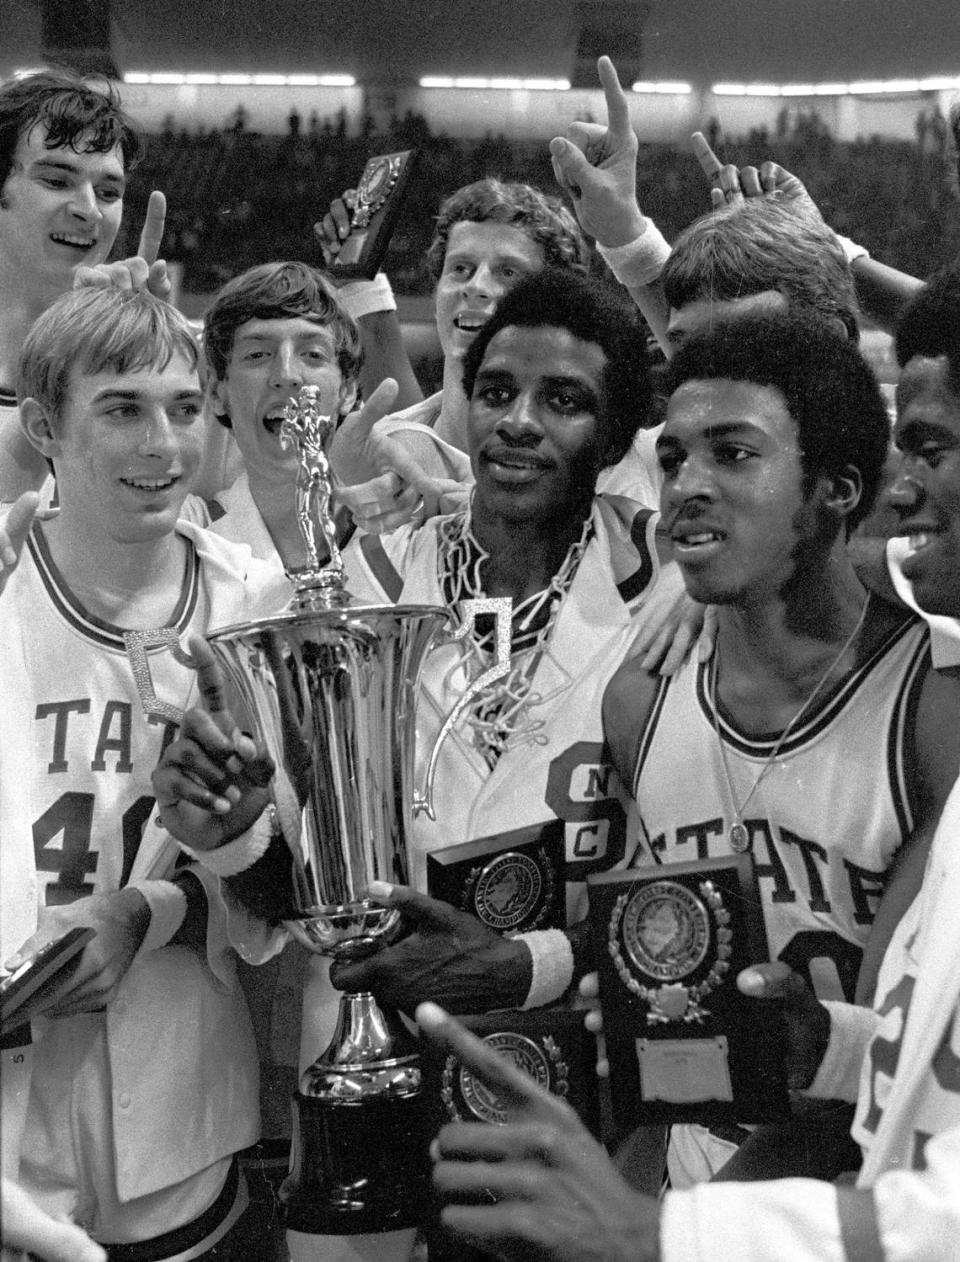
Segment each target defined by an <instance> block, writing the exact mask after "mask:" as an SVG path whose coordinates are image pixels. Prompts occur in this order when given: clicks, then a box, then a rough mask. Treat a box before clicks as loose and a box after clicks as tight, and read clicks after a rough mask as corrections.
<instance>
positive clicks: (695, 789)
mask: <svg viewBox="0 0 960 1262" xmlns="http://www.w3.org/2000/svg"><path fill="white" fill-rule="evenodd" d="M715 660H716V659H715V658H713V659H712V660H711V661H710V662H703V663H700V662H697V661H696V659H695V658H694V657H692V658H691V659H689V660H688V661H687V662H686V663H685V664H684V666H683V667H682V668H681V670H680V671H679V672H678V673H677V674H676V675H675V676H673V678H672V679H669V680H664V681H663V682H662V683H661V684H660V685H659V688H658V691H657V696H656V700H655V703H654V705H653V707H652V710H651V715H650V718H649V720H648V722H647V726H646V729H645V731H644V733H643V736H642V740H641V743H640V753H639V757H638V761H637V767H636V771H635V776H634V784H633V790H634V796H635V797H636V800H637V803H638V806H639V812H640V820H641V826H642V829H643V832H644V834H645V837H646V841H647V844H648V845H649V847H650V850H651V852H652V854H653V858H654V859H655V861H657V862H660V863H681V862H686V861H688V860H695V859H703V858H706V857H708V856H710V857H714V856H719V855H724V854H729V853H730V849H731V848H730V842H729V830H730V828H731V826H732V824H733V823H734V820H735V817H736V816H738V815H739V814H740V810H741V808H742V804H743V803H746V809H745V810H744V811H743V816H744V818H743V823H744V825H745V826H746V828H747V831H748V833H749V838H750V841H749V850H750V853H751V854H752V856H753V859H754V864H755V870H756V874H757V878H758V882H759V887H760V894H761V899H762V902H763V909H764V919H765V923H766V931H767V939H768V946H769V949H770V953H771V957H772V958H778V959H781V960H783V961H785V962H786V963H787V964H789V965H790V966H791V967H792V968H793V969H795V970H796V971H797V972H798V973H800V974H801V975H803V976H804V977H806V978H807V979H808V980H809V981H810V982H811V984H812V985H813V986H814V988H815V990H816V991H817V993H818V994H819V995H820V996H821V997H822V998H830V999H840V998H845V999H847V1000H848V1001H850V1000H852V999H853V993H854V986H855V984H856V977H857V973H858V971H859V967H860V960H861V957H862V945H863V942H864V940H865V939H866V937H867V933H868V931H869V929H870V925H871V924H872V923H873V919H874V914H875V911H876V906H877V902H878V900H879V898H880V895H881V893H882V890H883V883H884V874H885V873H886V871H887V869H888V868H889V866H890V862H891V860H892V859H893V856H894V854H895V853H896V851H897V849H898V847H899V846H900V845H901V844H902V843H903V841H904V840H905V839H906V838H907V836H908V835H909V834H910V832H911V831H912V829H913V826H914V820H913V812H912V808H911V802H910V795H909V791H908V775H907V770H908V769H907V765H906V762H907V760H908V759H909V750H908V749H907V745H908V739H909V737H908V734H909V732H910V730H911V720H912V714H913V709H914V706H915V703H916V698H917V695H918V693H919V690H920V686H921V684H922V680H923V676H924V674H925V672H926V670H927V669H928V667H929V636H928V633H927V630H926V628H925V627H924V625H923V624H922V623H920V622H918V621H916V620H912V619H908V620H906V621H905V622H904V623H902V624H901V625H899V626H898V627H897V628H896V629H894V630H893V631H892V632H891V633H890V634H889V635H888V636H887V637H886V638H885V640H884V641H883V642H882V644H880V645H879V646H878V648H877V649H876V651H875V652H874V653H873V654H872V655H871V656H870V658H869V660H868V661H866V662H864V663H863V664H862V665H861V666H860V667H859V668H858V669H857V670H856V671H854V672H852V673H851V674H850V675H849V676H848V677H847V678H846V679H845V680H843V681H842V683H841V684H840V685H839V686H838V687H836V688H834V689H833V691H832V692H831V693H830V694H828V696H827V697H826V698H825V699H824V700H823V701H822V702H821V703H820V704H819V705H817V706H816V707H815V708H811V710H810V712H809V713H808V714H807V715H806V716H805V717H804V718H803V720H802V721H801V722H800V723H798V724H797V725H796V727H795V728H794V730H793V731H792V732H791V733H790V735H789V736H788V738H787V739H786V740H785V741H784V742H783V743H782V744H781V745H780V747H779V749H777V741H778V739H779V737H778V734H771V735H769V736H765V737H755V736H749V735H747V734H746V733H744V732H743V731H741V730H740V729H739V728H738V727H737V725H736V723H734V722H733V721H732V720H731V719H730V717H729V716H728V715H726V714H725V713H724V712H723V710H722V708H720V709H718V707H717V705H716V702H715V694H714V677H715V668H714V662H715ZM720 740H722V741H723V749H722V750H721V747H720ZM724 753H725V754H726V758H725V759H724V756H723V755H724ZM774 755H775V757H774ZM771 758H773V761H772V763H771V762H770V760H771ZM725 764H726V765H725ZM765 769H766V770H765ZM728 776H729V784H728V779H727V777H728ZM731 792H732V794H733V798H734V800H733V801H732V800H731Z"/></svg>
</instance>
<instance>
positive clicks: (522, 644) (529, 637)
mask: <svg viewBox="0 0 960 1262" xmlns="http://www.w3.org/2000/svg"><path fill="white" fill-rule="evenodd" d="M592 537H593V523H592V522H591V521H590V519H589V518H588V519H587V520H586V521H585V522H584V524H583V530H582V531H581V533H580V538H579V539H577V540H575V541H574V542H573V543H572V544H571V545H570V547H569V549H568V550H567V554H566V556H565V557H564V559H563V561H562V562H561V564H560V567H559V569H558V570H557V572H556V573H555V574H554V576H553V578H552V579H551V580H550V582H549V583H548V584H547V586H546V587H545V588H543V590H542V591H539V592H534V593H533V595H532V596H528V597H527V598H526V599H525V600H522V601H521V602H520V603H519V604H518V605H516V606H515V607H514V609H513V614H512V618H511V636H510V656H511V663H510V671H509V673H508V674H507V675H505V676H504V677H503V678H502V679H499V680H497V682H496V683H493V684H491V685H489V686H488V687H486V688H484V689H482V691H481V692H480V693H478V695H477V697H476V699H475V700H474V702H473V703H472V704H471V706H470V708H469V710H468V711H467V722H468V723H469V724H470V726H471V728H472V729H473V734H474V743H475V745H476V747H477V749H478V750H479V751H480V753H481V754H482V755H483V757H484V759H485V760H486V761H487V763H488V764H489V765H490V766H491V767H492V766H493V765H494V764H495V763H496V761H497V759H498V758H499V757H500V755H501V754H502V753H503V752H504V751H505V750H507V749H509V748H510V747H511V745H514V744H518V743H519V742H520V741H521V740H524V739H527V740H533V741H534V742H536V743H540V744H542V743H544V740H545V738H544V737H542V736H541V735H539V729H540V728H542V727H543V725H544V720H542V719H540V720H537V719H533V718H532V717H531V715H530V713H529V711H530V708H531V706H532V705H533V704H534V703H535V702H536V701H537V700H539V698H537V697H536V696H534V694H533V692H532V688H533V677H534V675H535V673H536V669H537V666H538V664H539V662H540V659H541V657H542V656H543V653H544V651H545V649H546V645H547V641H548V640H549V638H550V634H551V632H552V631H553V627H554V624H555V622H556V620H557V615H558V613H559V611H560V605H561V602H562V600H563V597H564V596H565V595H566V594H567V592H568V591H569V590H570V585H571V584H572V582H573V579H574V576H575V575H576V572H577V569H578V567H579V565H580V561H581V560H582V558H583V554H584V552H585V551H586V548H587V545H588V543H589V542H590V540H591V538H592ZM489 555H490V554H489V553H488V552H487V551H485V549H484V548H483V547H482V545H481V544H480V543H479V542H478V541H477V538H476V536H475V535H474V533H473V531H472V529H471V519H470V510H469V508H468V509H467V511H466V513H464V514H457V515H456V516H453V517H450V518H448V519H446V520H445V521H443V522H442V523H441V525H440V527H439V534H438V543H437V577H438V579H439V582H440V590H441V591H442V592H443V599H444V603H445V604H446V605H447V606H448V608H450V609H452V610H453V611H454V612H456V610H457V606H458V604H459V603H460V602H461V601H464V600H470V599H477V598H478V597H481V596H483V594H484V592H483V582H482V576H481V571H482V568H483V564H484V562H485V561H486V560H487V559H488V558H489ZM494 639H495V629H494V628H493V627H491V628H490V629H489V630H481V629H479V628H477V627H476V625H474V627H473V629H472V630H471V632H470V633H469V634H468V635H467V636H466V637H465V638H464V639H463V640H461V641H460V643H461V645H462V653H461V657H460V659H459V660H458V661H457V663H456V664H455V666H454V668H453V670H456V669H457V668H459V667H461V666H462V667H463V669H464V670H465V671H466V673H467V676H468V678H469V677H471V676H473V677H475V676H476V675H477V674H479V673H480V671H481V670H484V669H486V667H487V665H488V664H489V663H490V661H491V660H492V659H493V653H494V647H495V645H494ZM451 673H452V672H451Z"/></svg>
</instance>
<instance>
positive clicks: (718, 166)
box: [690, 131, 723, 184]
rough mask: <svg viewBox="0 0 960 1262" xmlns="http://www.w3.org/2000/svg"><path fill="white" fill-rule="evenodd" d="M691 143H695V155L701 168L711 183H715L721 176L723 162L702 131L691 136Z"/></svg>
mask: <svg viewBox="0 0 960 1262" xmlns="http://www.w3.org/2000/svg"><path fill="white" fill-rule="evenodd" d="M690 143H691V144H692V145H693V153H694V157H695V158H696V159H697V161H698V162H699V163H700V170H701V171H702V172H703V173H704V175H705V176H706V177H707V179H708V180H709V181H710V183H711V184H714V183H715V182H716V181H717V180H718V179H719V178H720V172H721V171H722V170H723V163H722V162H721V161H720V159H719V158H718V157H717V155H716V154H715V153H714V152H713V150H712V149H711V148H710V145H709V142H708V141H707V138H706V136H705V135H704V134H703V132H702V131H695V132H694V133H693V135H692V136H691V137H690Z"/></svg>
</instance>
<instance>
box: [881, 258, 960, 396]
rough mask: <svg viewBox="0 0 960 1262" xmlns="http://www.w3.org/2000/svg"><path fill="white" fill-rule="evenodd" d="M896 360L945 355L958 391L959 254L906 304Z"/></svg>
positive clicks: (959, 386) (902, 365) (959, 340)
mask: <svg viewBox="0 0 960 1262" xmlns="http://www.w3.org/2000/svg"><path fill="white" fill-rule="evenodd" d="M896 349H897V363H898V364H899V365H900V367H901V368H903V367H904V366H905V365H906V364H907V363H909V361H910V360H911V359H913V357H914V356H915V355H924V356H927V357H928V358H930V359H936V358H938V357H939V356H940V355H945V356H946V358H947V364H948V366H949V381H950V386H951V388H952V389H953V391H954V392H955V393H956V394H958V395H960V258H958V259H955V260H954V261H953V262H952V263H951V264H950V265H949V266H948V267H945V268H943V269H942V270H941V271H939V272H937V273H936V274H935V275H934V276H932V277H931V278H930V280H929V281H928V282H927V284H926V285H924V287H923V289H921V290H920V291H919V292H918V293H917V294H915V295H914V297H913V298H912V299H911V300H910V302H909V303H908V304H907V306H906V308H905V309H904V311H903V314H902V315H901V317H900V320H899V323H898V324H897V333H896Z"/></svg>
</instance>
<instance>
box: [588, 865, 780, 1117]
mask: <svg viewBox="0 0 960 1262" xmlns="http://www.w3.org/2000/svg"><path fill="white" fill-rule="evenodd" d="M587 884H588V889H589V897H590V921H591V929H592V931H593V937H594V953H595V958H596V961H597V965H598V970H599V974H600V1002H601V1006H602V1008H603V1028H604V1038H605V1041H606V1047H607V1057H608V1059H609V1062H610V1089H611V1093H612V1097H613V1105H614V1109H615V1110H616V1112H617V1114H618V1116H620V1117H622V1118H624V1119H629V1120H630V1121H631V1123H632V1124H633V1125H650V1124H655V1123H662V1122H693V1121H698V1122H703V1123H706V1124H710V1123H718V1122H725V1123H730V1122H769V1121H776V1120H778V1119H780V1118H783V1117H786V1116H788V1115H789V1111H790V1110H789V1101H788V1095H787V1085H786V1072H785V1069H784V1065H783V1057H784V1041H783V1026H782V1018H781V1016H780V1012H779V1010H778V1007H777V1005H776V1004H773V1003H769V1002H766V1003H765V1002H761V1001H758V1000H756V999H750V998H748V997H747V996H745V995H742V994H741V993H740V991H739V990H738V989H737V985H736V978H737V974H738V973H739V972H740V971H741V970H742V969H744V968H746V967H747V966H748V965H749V964H756V963H761V962H763V961H765V960H768V959H769V958H770V957H769V953H768V949H767V942H766V932H765V930H764V924H763V912H762V910H761V906H760V896H759V893H758V890H757V883H756V877H755V874H754V870H753V860H752V859H751V858H750V856H749V855H744V854H734V855H730V856H729V857H725V858H719V859H703V860H700V861H697V862H693V863H676V864H664V865H662V866H658V867H655V868H649V869H641V870H638V869H632V870H631V871H629V872H610V873H604V874H602V875H598V876H590V877H588V878H587Z"/></svg>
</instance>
